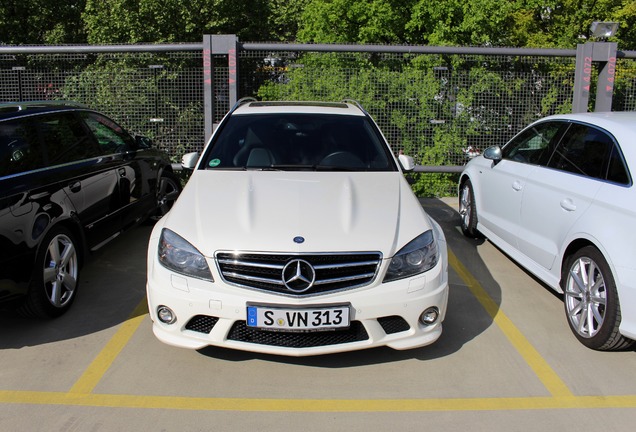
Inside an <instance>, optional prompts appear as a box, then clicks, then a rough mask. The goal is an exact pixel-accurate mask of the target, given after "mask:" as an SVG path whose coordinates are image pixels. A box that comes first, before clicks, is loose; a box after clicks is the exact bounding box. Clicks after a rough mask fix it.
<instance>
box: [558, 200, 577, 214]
mask: <svg viewBox="0 0 636 432" xmlns="http://www.w3.org/2000/svg"><path fill="white" fill-rule="evenodd" d="M561 208H562V209H563V210H565V211H574V210H576V204H574V201H572V200H571V199H570V198H565V199H563V200H561Z"/></svg>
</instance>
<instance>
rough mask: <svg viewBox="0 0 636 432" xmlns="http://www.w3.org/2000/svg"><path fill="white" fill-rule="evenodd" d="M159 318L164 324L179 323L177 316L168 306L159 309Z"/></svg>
mask: <svg viewBox="0 0 636 432" xmlns="http://www.w3.org/2000/svg"><path fill="white" fill-rule="evenodd" d="M157 318H159V321H161V322H162V323H164V324H174V323H175V322H177V316H176V315H175V313H174V312H173V311H172V309H170V308H169V307H168V306H159V307H157Z"/></svg>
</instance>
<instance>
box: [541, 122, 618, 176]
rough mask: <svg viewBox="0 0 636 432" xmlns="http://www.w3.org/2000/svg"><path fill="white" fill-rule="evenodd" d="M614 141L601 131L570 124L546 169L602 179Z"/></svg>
mask: <svg viewBox="0 0 636 432" xmlns="http://www.w3.org/2000/svg"><path fill="white" fill-rule="evenodd" d="M613 148H614V140H613V139H612V138H611V137H610V136H609V135H608V134H607V133H605V132H603V131H601V130H599V129H595V128H593V127H590V126H586V125H583V124H578V123H573V124H572V125H570V127H569V128H568V130H567V131H566V132H565V134H564V135H563V138H562V139H561V142H559V144H558V145H557V147H556V149H555V152H554V155H553V156H552V159H550V163H549V166H550V167H551V168H556V169H558V170H562V171H567V172H571V173H574V174H580V175H584V176H587V177H593V178H599V179H605V178H606V173H607V167H608V163H609V158H610V155H611V154H612V149H613Z"/></svg>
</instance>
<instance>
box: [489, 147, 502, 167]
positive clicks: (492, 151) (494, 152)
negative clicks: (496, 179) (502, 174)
mask: <svg viewBox="0 0 636 432" xmlns="http://www.w3.org/2000/svg"><path fill="white" fill-rule="evenodd" d="M502 157H503V155H502V153H501V147H499V146H492V147H488V148H487V149H486V150H484V158H486V159H490V160H491V161H493V162H494V163H498V162H499V161H501V159H502Z"/></svg>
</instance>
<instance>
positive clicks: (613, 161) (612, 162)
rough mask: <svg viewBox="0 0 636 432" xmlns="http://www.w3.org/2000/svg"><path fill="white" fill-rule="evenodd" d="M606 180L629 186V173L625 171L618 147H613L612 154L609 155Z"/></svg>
mask: <svg viewBox="0 0 636 432" xmlns="http://www.w3.org/2000/svg"><path fill="white" fill-rule="evenodd" d="M607 180H609V181H611V182H614V183H619V184H624V185H628V184H630V178H629V171H627V167H626V166H625V161H624V160H623V157H622V155H621V152H620V150H619V149H618V146H613V148H612V153H611V154H610V158H609V167H608V168H607Z"/></svg>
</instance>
